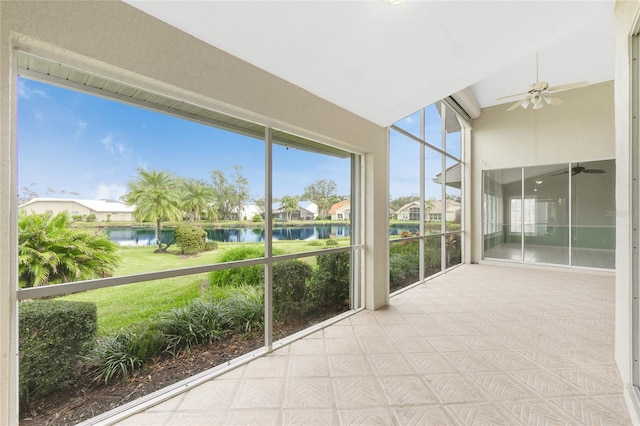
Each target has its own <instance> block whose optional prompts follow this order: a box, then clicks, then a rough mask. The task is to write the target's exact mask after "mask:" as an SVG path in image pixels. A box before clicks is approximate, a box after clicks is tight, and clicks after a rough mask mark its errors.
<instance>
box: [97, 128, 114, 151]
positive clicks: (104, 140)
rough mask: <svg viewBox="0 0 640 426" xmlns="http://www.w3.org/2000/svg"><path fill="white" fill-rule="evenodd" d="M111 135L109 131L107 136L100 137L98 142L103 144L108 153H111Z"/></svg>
mask: <svg viewBox="0 0 640 426" xmlns="http://www.w3.org/2000/svg"><path fill="white" fill-rule="evenodd" d="M112 140H113V136H112V135H111V133H109V134H108V135H107V136H105V137H104V138H102V139H100V142H101V143H102V145H104V149H106V150H107V152H108V153H110V154H113V143H112Z"/></svg>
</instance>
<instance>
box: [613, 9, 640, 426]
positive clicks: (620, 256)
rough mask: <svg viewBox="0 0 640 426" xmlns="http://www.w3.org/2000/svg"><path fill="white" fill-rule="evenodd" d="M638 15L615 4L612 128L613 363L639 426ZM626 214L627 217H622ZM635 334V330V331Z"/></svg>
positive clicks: (633, 418)
mask: <svg viewBox="0 0 640 426" xmlns="http://www.w3.org/2000/svg"><path fill="white" fill-rule="evenodd" d="M639 14H640V2H638V1H637V0H629V1H621V0H618V1H617V2H616V14H615V22H616V25H615V66H616V68H615V97H616V105H615V120H616V121H615V128H616V134H615V136H616V156H617V162H616V211H617V213H618V214H617V215H616V339H615V341H616V345H615V346H616V362H617V364H618V369H619V371H620V377H621V378H622V381H623V383H624V391H625V397H626V399H627V407H629V409H630V414H631V419H632V420H633V422H634V424H640V407H639V405H638V400H637V398H636V397H635V393H634V392H633V389H632V383H633V381H632V379H633V378H632V374H633V353H632V338H631V333H632V332H633V327H632V318H633V316H632V309H631V306H632V284H633V283H632V280H631V260H632V242H631V220H630V219H631V217H630V215H629V214H628V213H629V212H631V205H632V204H631V132H630V129H631V104H630V100H631V99H630V94H631V72H630V71H631V35H632V34H633V32H634V31H635V29H636V25H637V21H638V16H639ZM623 212H626V213H627V214H621V213H623ZM636 332H638V330H636Z"/></svg>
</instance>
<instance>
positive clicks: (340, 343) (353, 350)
mask: <svg viewBox="0 0 640 426" xmlns="http://www.w3.org/2000/svg"><path fill="white" fill-rule="evenodd" d="M326 344H327V353H328V354H331V355H337V354H359V353H364V351H363V349H362V348H361V347H360V345H359V344H358V341H357V340H356V339H354V338H351V337H337V338H335V339H326Z"/></svg>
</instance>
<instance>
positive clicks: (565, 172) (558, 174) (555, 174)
mask: <svg viewBox="0 0 640 426" xmlns="http://www.w3.org/2000/svg"><path fill="white" fill-rule="evenodd" d="M567 173H569V172H568V171H566V170H565V171H564V172H560V173H554V174H552V175H551V176H560V175H566V174H567Z"/></svg>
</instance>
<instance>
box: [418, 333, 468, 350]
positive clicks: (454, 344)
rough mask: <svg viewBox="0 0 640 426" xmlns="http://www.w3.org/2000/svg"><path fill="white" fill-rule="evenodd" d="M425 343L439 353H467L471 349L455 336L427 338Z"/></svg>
mask: <svg viewBox="0 0 640 426" xmlns="http://www.w3.org/2000/svg"><path fill="white" fill-rule="evenodd" d="M427 343H429V344H430V345H433V347H435V348H436V349H437V350H438V351H439V352H454V351H469V350H471V348H470V347H469V345H467V344H466V343H465V342H464V341H463V340H462V339H461V338H459V337H457V336H429V337H428V338H427Z"/></svg>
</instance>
